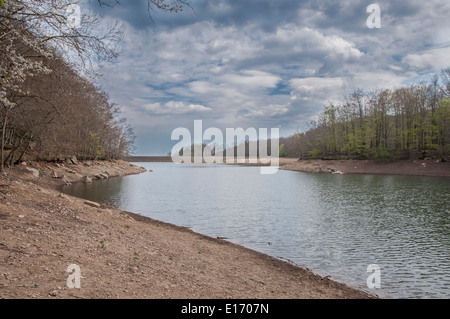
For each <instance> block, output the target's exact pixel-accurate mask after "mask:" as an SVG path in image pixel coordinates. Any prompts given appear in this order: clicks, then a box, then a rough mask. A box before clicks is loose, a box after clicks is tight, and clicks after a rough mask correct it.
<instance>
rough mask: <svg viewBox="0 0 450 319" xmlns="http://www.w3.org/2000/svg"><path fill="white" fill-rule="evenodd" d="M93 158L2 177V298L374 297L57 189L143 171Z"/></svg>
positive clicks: (34, 167)
mask: <svg viewBox="0 0 450 319" xmlns="http://www.w3.org/2000/svg"><path fill="white" fill-rule="evenodd" d="M89 164H90V165H88V166H87V165H84V164H82V163H77V164H73V163H72V164H71V163H66V164H64V166H62V165H61V164H59V167H58V166H56V165H54V164H43V163H28V164H27V165H26V166H25V165H21V166H19V167H17V168H15V169H13V170H7V171H6V174H3V175H2V176H1V177H0V221H1V223H0V225H1V226H0V227H1V228H0V229H1V231H0V298H7V299H18V298H26V299H28V298H96V299H98V298H101V299H103V298H108V299H109V298H155V299H160V298H187V299H189V298H199V299H203V298H217V299H222V298H278V299H280V298H293V299H297V298H327V299H329V298H352V299H359V298H369V297H371V296H369V295H368V294H366V293H365V292H361V291H358V290H355V289H352V288H350V287H348V286H346V285H344V284H341V283H337V282H335V281H333V280H330V279H328V278H323V277H321V276H319V275H316V274H314V273H312V272H311V271H309V270H307V269H302V268H299V267H297V266H294V265H292V264H290V263H287V262H284V261H281V260H278V259H275V258H272V257H269V256H267V255H264V254H261V253H258V252H255V251H253V250H250V249H247V248H244V247H242V246H239V245H235V244H232V243H230V242H227V241H225V240H220V239H216V238H211V237H208V236H204V235H201V234H198V233H195V232H192V231H191V230H189V229H186V228H182V227H177V226H174V225H170V224H166V223H162V222H159V221H156V220H153V219H150V218H147V217H143V216H139V215H136V214H133V213H130V212H124V211H120V210H118V209H115V208H113V207H107V206H104V205H100V204H97V203H92V202H88V201H85V200H82V199H79V198H74V197H70V196H67V195H63V194H61V193H60V192H58V191H57V190H56V189H55V187H57V186H60V185H63V184H65V183H70V182H80V179H81V180H85V177H86V176H87V177H89V178H102V176H101V174H104V175H105V176H103V178H107V177H106V175H109V176H121V175H127V174H136V173H140V172H143V171H144V170H143V168H139V167H136V166H134V165H130V164H128V163H126V162H122V161H118V162H94V163H89ZM55 170H56V172H55ZM107 173H108V174H107ZM146 174H151V173H149V172H148V173H146ZM61 175H63V176H61ZM72 264H75V265H78V266H79V268H80V271H81V280H80V284H81V288H79V289H78V288H73V289H70V288H68V286H67V279H68V277H69V275H71V274H70V273H69V272H66V270H67V268H68V266H69V265H72Z"/></svg>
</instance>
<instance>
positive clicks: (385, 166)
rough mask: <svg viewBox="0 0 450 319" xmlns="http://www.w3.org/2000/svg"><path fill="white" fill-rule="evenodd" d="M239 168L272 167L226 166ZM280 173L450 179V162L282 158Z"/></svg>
mask: <svg viewBox="0 0 450 319" xmlns="http://www.w3.org/2000/svg"><path fill="white" fill-rule="evenodd" d="M126 160H127V161H128V162H133V163H149V162H172V160H171V158H170V157H168V156H160V157H157V156H136V157H128V158H126ZM224 164H228V165H238V166H268V165H270V164H261V163H259V162H258V163H248V159H246V163H237V162H236V161H235V162H234V163H226V162H224ZM279 169H281V170H290V171H297V172H306V173H325V174H333V173H334V174H367V175H395V176H397V175H401V176H428V177H450V162H442V161H440V160H435V159H426V160H395V161H386V162H383V161H375V160H323V159H304V160H302V159H297V158H279Z"/></svg>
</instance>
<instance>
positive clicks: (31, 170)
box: [27, 167, 40, 178]
mask: <svg viewBox="0 0 450 319" xmlns="http://www.w3.org/2000/svg"><path fill="white" fill-rule="evenodd" d="M27 171H29V172H30V173H32V174H33V176H34V177H35V178H39V175H40V172H39V170H37V169H35V168H31V167H27Z"/></svg>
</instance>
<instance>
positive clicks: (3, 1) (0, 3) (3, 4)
mask: <svg viewBox="0 0 450 319" xmlns="http://www.w3.org/2000/svg"><path fill="white" fill-rule="evenodd" d="M5 4H6V3H5V0H0V8H3V7H4V6H5Z"/></svg>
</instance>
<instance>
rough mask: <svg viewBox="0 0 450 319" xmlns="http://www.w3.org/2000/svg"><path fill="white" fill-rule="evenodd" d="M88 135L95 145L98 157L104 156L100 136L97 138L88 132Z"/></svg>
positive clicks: (94, 134)
mask: <svg viewBox="0 0 450 319" xmlns="http://www.w3.org/2000/svg"><path fill="white" fill-rule="evenodd" d="M89 134H90V135H91V139H92V140H93V141H94V143H95V147H96V149H95V153H96V155H97V156H98V157H103V156H105V150H104V149H103V145H102V144H101V143H100V136H98V135H97V134H96V133H95V132H92V131H89Z"/></svg>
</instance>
